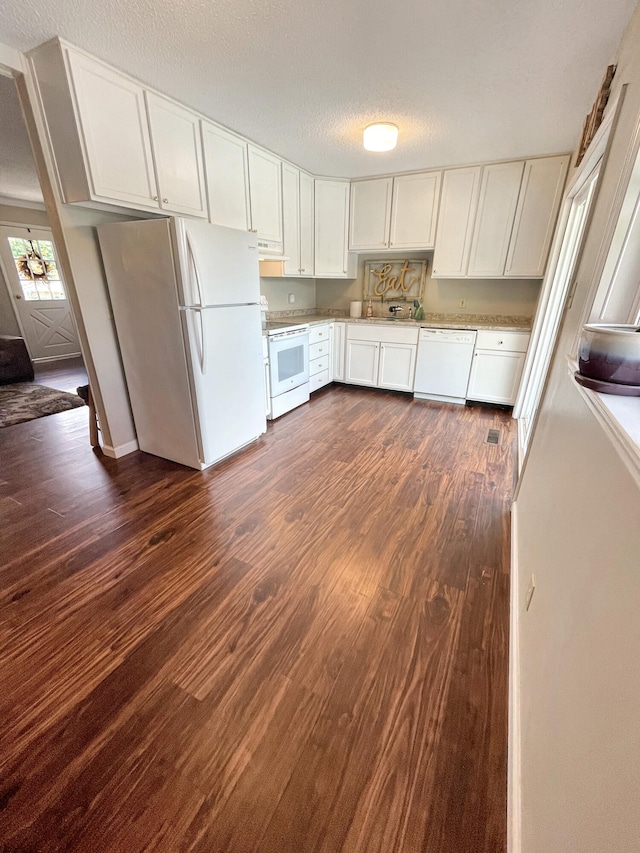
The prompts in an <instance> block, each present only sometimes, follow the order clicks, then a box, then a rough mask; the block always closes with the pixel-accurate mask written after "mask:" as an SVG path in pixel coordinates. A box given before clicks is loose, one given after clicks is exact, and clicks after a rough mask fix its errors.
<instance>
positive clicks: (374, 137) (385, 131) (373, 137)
mask: <svg viewBox="0 0 640 853" xmlns="http://www.w3.org/2000/svg"><path fill="white" fill-rule="evenodd" d="M397 142H398V125H397V124H392V123H391V122H388V121H385V122H376V123H375V124H370V125H368V126H367V127H365V129H364V147H365V148H366V149H367V151H391V149H392V148H395V147H396V144H397Z"/></svg>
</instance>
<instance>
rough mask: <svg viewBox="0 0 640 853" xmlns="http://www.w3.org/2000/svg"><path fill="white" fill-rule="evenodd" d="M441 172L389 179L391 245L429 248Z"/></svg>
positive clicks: (435, 217) (433, 242)
mask: <svg viewBox="0 0 640 853" xmlns="http://www.w3.org/2000/svg"><path fill="white" fill-rule="evenodd" d="M441 178H442V172H421V173H419V174H416V175H399V176H398V177H396V178H394V179H393V202H392V205H391V235H390V240H389V247H390V248H391V249H432V248H433V247H434V245H435V238H436V220H437V217H438V203H439V201H440V182H441Z"/></svg>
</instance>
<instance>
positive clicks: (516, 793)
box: [507, 502, 522, 853]
mask: <svg viewBox="0 0 640 853" xmlns="http://www.w3.org/2000/svg"><path fill="white" fill-rule="evenodd" d="M519 598H520V596H519V583H518V505H517V503H516V502H514V503H513V504H512V506H511V594H510V604H509V745H508V751H507V755H508V777H507V853H521V851H522V755H521V739H520V714H521V707H520V606H519V605H520V602H519Z"/></svg>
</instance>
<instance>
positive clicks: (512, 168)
mask: <svg viewBox="0 0 640 853" xmlns="http://www.w3.org/2000/svg"><path fill="white" fill-rule="evenodd" d="M523 165H524V164H523V163H521V162H514V163H494V164H492V165H491V166H485V167H484V168H483V169H482V180H481V183H480V194H479V197H478V210H477V213H476V217H475V224H474V228H473V234H472V237H471V250H470V254H469V266H468V270H467V275H469V276H476V277H478V278H494V277H495V276H501V275H502V274H503V273H504V264H505V260H506V258H507V250H508V248H509V240H510V239H511V228H512V226H513V217H514V215H515V212H516V204H517V202H518V192H519V191H520V181H521V180H522V169H523Z"/></svg>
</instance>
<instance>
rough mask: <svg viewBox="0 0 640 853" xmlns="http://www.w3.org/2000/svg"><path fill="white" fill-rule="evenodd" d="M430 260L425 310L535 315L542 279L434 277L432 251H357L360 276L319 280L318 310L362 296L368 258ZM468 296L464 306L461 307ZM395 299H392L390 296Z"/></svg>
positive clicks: (382, 307)
mask: <svg viewBox="0 0 640 853" xmlns="http://www.w3.org/2000/svg"><path fill="white" fill-rule="evenodd" d="M381 258H384V259H385V260H392V259H397V260H404V259H405V258H408V259H409V260H424V259H426V260H427V261H428V267H427V281H426V283H425V292H424V301H423V305H424V310H425V311H427V312H433V313H436V314H494V315H495V314H502V315H507V316H519V317H533V315H534V314H535V311H536V305H537V302H538V296H539V294H540V286H541V283H542V282H541V281H540V280H527V279H525V280H520V279H513V280H509V281H500V280H499V279H491V280H489V279H473V280H471V279H436V278H431V269H432V266H433V252H412V251H409V252H402V253H400V252H398V253H394V252H389V253H385V254H382V253H380V252H373V253H367V254H362V255H358V271H357V275H358V277H357V279H355V280H352V281H342V280H331V279H319V280H318V281H317V284H316V304H317V307H318V310H319V311H326V310H327V309H330V308H348V307H349V302H351V301H352V300H359V299H362V291H363V281H364V266H365V263H366V262H367V261H370V260H379V259H381ZM460 299H465V300H466V306H465V308H460V307H459V304H458V303H459V301H460ZM391 301H393V300H391ZM374 309H375V313H376V314H380V313H383V314H386V313H388V305H387V304H384V305H381V304H380V300H378V302H377V304H375V305H374Z"/></svg>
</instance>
